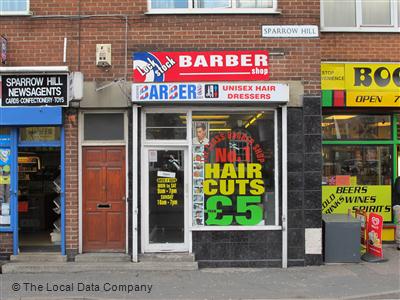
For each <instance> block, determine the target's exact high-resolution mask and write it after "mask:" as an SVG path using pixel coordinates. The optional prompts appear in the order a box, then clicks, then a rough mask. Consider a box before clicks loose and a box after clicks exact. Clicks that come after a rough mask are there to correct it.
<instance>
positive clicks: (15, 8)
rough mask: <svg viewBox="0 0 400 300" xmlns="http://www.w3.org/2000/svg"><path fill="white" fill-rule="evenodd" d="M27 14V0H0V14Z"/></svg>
mask: <svg viewBox="0 0 400 300" xmlns="http://www.w3.org/2000/svg"><path fill="white" fill-rule="evenodd" d="M27 14H29V0H0V15H27Z"/></svg>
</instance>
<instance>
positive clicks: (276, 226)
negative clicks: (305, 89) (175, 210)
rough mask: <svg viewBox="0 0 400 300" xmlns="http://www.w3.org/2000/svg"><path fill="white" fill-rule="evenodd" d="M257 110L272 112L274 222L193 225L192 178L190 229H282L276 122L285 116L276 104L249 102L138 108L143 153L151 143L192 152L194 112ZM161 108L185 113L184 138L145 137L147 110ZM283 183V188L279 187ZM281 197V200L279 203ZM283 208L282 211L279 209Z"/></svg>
mask: <svg viewBox="0 0 400 300" xmlns="http://www.w3.org/2000/svg"><path fill="white" fill-rule="evenodd" d="M258 110H263V111H273V113H274V180H275V199H274V201H275V207H274V210H275V211H274V213H275V224H273V225H251V226H244V225H229V226H218V225H212V226H194V225H193V224H192V220H193V209H192V208H193V195H192V192H191V191H192V190H193V185H192V179H190V180H189V182H188V191H190V192H189V201H188V205H189V208H188V209H189V223H188V230H189V232H191V231H246V230H282V227H283V225H282V222H283V221H282V217H283V216H284V215H285V212H284V211H285V206H284V203H283V202H284V191H283V181H282V179H280V176H281V175H282V176H283V174H284V170H283V168H284V167H283V164H282V161H281V160H283V157H281V158H280V156H279V155H280V153H279V152H280V151H281V150H282V149H280V147H283V134H284V133H283V132H281V133H280V132H279V130H278V125H279V119H280V120H282V122H283V120H284V118H285V116H284V114H283V113H282V114H281V115H279V113H278V107H260V106H254V107H249V106H247V107H246V106H238V107H235V109H232V108H229V107H218V108H216V107H201V106H191V107H188V108H182V107H171V108H169V107H168V108H167V107H165V106H164V107H159V106H154V107H153V106H151V107H146V108H144V109H142V110H141V113H140V114H141V120H140V125H141V130H140V134H141V137H140V144H141V146H140V153H141V154H142V155H143V152H144V151H146V149H149V148H151V147H169V146H183V147H186V149H188V153H189V155H192V153H193V149H192V147H193V145H192V122H193V119H192V116H193V114H195V113H197V112H210V113H215V112H216V111H219V112H233V111H234V112H254V111H258ZM160 111H162V112H163V113H184V114H186V116H187V120H188V121H187V127H186V128H187V131H186V132H187V134H186V139H184V140H149V139H147V138H146V135H145V132H146V114H147V113H159V112H160ZM280 134H281V145H279V144H278V143H279V135H280ZM189 170H190V173H189V172H188V174H192V170H193V161H192V160H189ZM281 186H282V190H281V188H280V187H281ZM280 200H281V201H282V203H280ZM281 209H282V212H281Z"/></svg>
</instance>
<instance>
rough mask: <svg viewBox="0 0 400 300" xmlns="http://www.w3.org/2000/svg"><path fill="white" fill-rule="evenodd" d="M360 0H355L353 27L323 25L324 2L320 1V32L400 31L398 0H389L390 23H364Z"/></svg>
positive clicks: (323, 0)
mask: <svg viewBox="0 0 400 300" xmlns="http://www.w3.org/2000/svg"><path fill="white" fill-rule="evenodd" d="M362 1H363V0H355V2H356V3H355V4H356V7H355V11H356V15H355V23H356V25H355V26H354V27H348V26H346V27H338V26H333V27H329V26H325V22H324V20H325V18H324V2H325V0H321V1H320V13H321V18H320V19H321V24H320V25H321V26H320V27H321V31H322V32H400V21H399V18H400V16H399V14H400V12H399V7H398V6H399V5H400V1H398V0H390V18H391V20H390V25H364V24H363V21H362Z"/></svg>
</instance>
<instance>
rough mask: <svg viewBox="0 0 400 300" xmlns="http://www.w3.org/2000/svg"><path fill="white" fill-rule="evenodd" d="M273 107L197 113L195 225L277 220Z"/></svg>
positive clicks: (256, 223) (194, 123)
mask: <svg viewBox="0 0 400 300" xmlns="http://www.w3.org/2000/svg"><path fill="white" fill-rule="evenodd" d="M275 119H276V117H275V112H274V111H252V112H248V111H247V112H219V113H215V112H213V113H210V112H193V115H192V137H191V144H192V168H193V170H192V175H193V181H192V189H193V190H192V217H193V219H192V226H193V227H197V228H199V227H210V226H265V225H277V223H278V220H277V216H276V210H277V209H278V204H277V197H276V196H277V195H276V184H277V182H276V181H277V180H276V177H275V164H276V161H275V158H276V142H275V139H276V135H277V134H276V125H275Z"/></svg>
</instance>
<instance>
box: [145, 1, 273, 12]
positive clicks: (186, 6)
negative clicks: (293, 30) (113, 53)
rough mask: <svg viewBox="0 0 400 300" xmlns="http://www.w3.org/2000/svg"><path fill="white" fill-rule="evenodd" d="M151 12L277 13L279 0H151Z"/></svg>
mask: <svg viewBox="0 0 400 300" xmlns="http://www.w3.org/2000/svg"><path fill="white" fill-rule="evenodd" d="M149 12H150V13H171V14H177V13H199V14H201V13H274V12H275V13H276V12H277V0H149Z"/></svg>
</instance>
